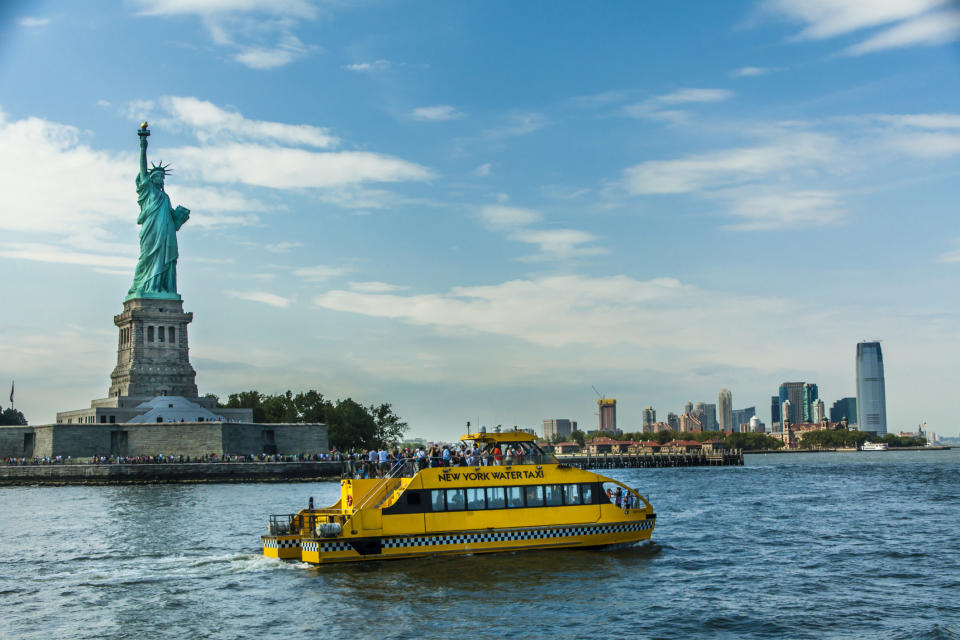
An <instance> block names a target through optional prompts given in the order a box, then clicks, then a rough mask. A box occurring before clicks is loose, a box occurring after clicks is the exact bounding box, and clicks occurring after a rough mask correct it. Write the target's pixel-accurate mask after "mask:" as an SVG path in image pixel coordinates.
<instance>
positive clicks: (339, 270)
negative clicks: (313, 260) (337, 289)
mask: <svg viewBox="0 0 960 640" xmlns="http://www.w3.org/2000/svg"><path fill="white" fill-rule="evenodd" d="M347 271H348V269H346V268H344V267H330V266H327V265H323V264H318V265H316V266H313V267H300V268H298V269H294V270H293V275H295V276H297V277H298V278H302V279H303V280H306V281H307V282H326V281H327V280H330V279H332V278H336V277H338V276H342V275H343V274H345V273H347Z"/></svg>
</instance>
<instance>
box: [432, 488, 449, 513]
mask: <svg viewBox="0 0 960 640" xmlns="http://www.w3.org/2000/svg"><path fill="white" fill-rule="evenodd" d="M430 500H431V502H432V503H433V510H434V511H445V510H446V508H447V507H446V503H445V502H444V501H443V489H434V490H433V491H431V492H430Z"/></svg>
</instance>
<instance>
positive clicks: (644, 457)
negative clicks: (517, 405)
mask: <svg viewBox="0 0 960 640" xmlns="http://www.w3.org/2000/svg"><path fill="white" fill-rule="evenodd" d="M557 461H558V462H560V463H561V464H566V465H570V466H571V467H578V468H580V469H648V468H657V467H723V466H742V465H743V450H742V449H730V450H727V451H717V452H703V451H687V452H670V453H668V452H658V453H602V454H597V455H589V454H588V455H572V456H557Z"/></svg>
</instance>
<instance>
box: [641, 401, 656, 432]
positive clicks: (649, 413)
mask: <svg viewBox="0 0 960 640" xmlns="http://www.w3.org/2000/svg"><path fill="white" fill-rule="evenodd" d="M656 421H657V411H656V409H654V408H653V407H652V406H650V405H647V408H646V409H644V410H643V430H644V431H645V432H648V433H649V432H651V431H653V425H654V423H655V422H656Z"/></svg>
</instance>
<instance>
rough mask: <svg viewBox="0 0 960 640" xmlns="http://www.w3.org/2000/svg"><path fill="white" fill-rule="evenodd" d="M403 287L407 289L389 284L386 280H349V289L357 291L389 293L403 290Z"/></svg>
mask: <svg viewBox="0 0 960 640" xmlns="http://www.w3.org/2000/svg"><path fill="white" fill-rule="evenodd" d="M404 289H409V287H405V286H402V285H397V284H389V283H386V282H378V281H376V280H372V281H369V282H351V283H350V290H351V291H359V292H361V293H391V292H393V291H403V290H404Z"/></svg>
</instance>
